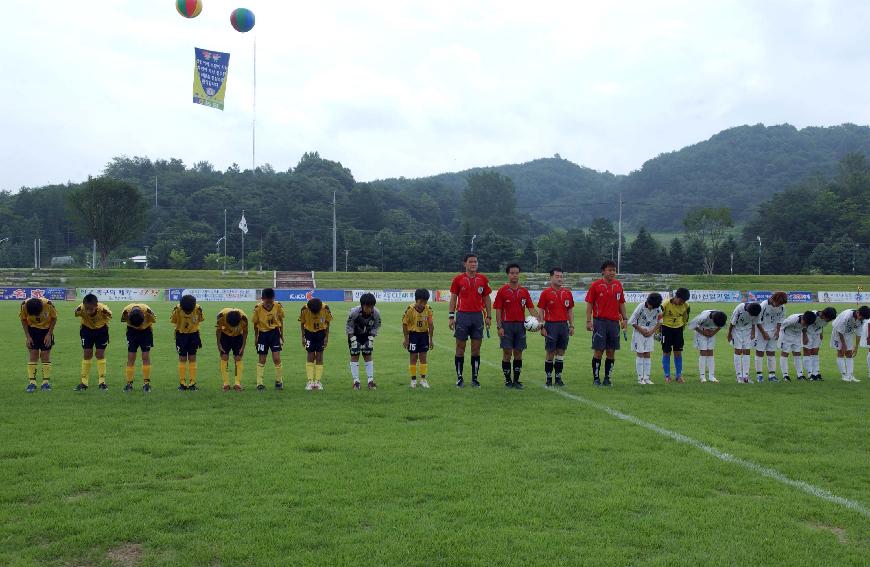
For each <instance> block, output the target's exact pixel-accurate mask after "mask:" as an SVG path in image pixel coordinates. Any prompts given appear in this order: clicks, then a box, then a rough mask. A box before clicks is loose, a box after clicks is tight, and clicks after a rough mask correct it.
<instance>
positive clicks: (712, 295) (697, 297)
mask: <svg viewBox="0 0 870 567" xmlns="http://www.w3.org/2000/svg"><path fill="white" fill-rule="evenodd" d="M740 297H741V293H740V292H739V291H737V290H732V289H693V290H691V292H690V295H689V301H694V302H697V303H740Z"/></svg>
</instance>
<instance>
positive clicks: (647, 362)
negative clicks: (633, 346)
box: [643, 354, 870, 380]
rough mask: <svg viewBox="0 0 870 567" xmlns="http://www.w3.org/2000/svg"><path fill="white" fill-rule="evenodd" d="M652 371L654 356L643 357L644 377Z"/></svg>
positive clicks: (869, 356)
mask: <svg viewBox="0 0 870 567" xmlns="http://www.w3.org/2000/svg"><path fill="white" fill-rule="evenodd" d="M867 359H868V360H870V354H868V355H867ZM651 371H652V358H644V359H643V377H644V378H645V379H647V380H649V373H650V372H651Z"/></svg>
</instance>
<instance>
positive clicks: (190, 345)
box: [175, 331, 202, 356]
mask: <svg viewBox="0 0 870 567" xmlns="http://www.w3.org/2000/svg"><path fill="white" fill-rule="evenodd" d="M201 348H202V340H201V339H200V338H199V331H196V332H194V333H179V332H178V331H175V350H176V351H178V356H196V351H197V350H199V349H201Z"/></svg>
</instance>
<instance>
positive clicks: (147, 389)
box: [142, 382, 151, 394]
mask: <svg viewBox="0 0 870 567" xmlns="http://www.w3.org/2000/svg"><path fill="white" fill-rule="evenodd" d="M142 391H143V392H144V393H146V394H147V393H148V392H150V391H151V384H150V383H149V382H145V384H144V385H143V386H142Z"/></svg>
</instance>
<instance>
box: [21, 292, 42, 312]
mask: <svg viewBox="0 0 870 567" xmlns="http://www.w3.org/2000/svg"><path fill="white" fill-rule="evenodd" d="M24 308H25V309H26V310H27V314H28V315H30V316H31V317H36V316H37V315H39V314H40V313H42V300H41V299H39V298H38V297H31V298H30V299H28V300H27V301H25V302H24Z"/></svg>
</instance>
